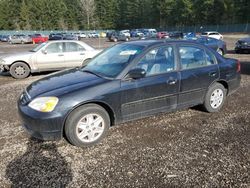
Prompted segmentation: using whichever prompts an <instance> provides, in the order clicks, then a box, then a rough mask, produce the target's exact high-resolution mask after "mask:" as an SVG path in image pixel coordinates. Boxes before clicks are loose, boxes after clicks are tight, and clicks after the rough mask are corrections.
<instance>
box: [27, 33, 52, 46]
mask: <svg viewBox="0 0 250 188" xmlns="http://www.w3.org/2000/svg"><path fill="white" fill-rule="evenodd" d="M31 38H32V42H33V43H35V44H37V43H43V42H46V41H48V40H49V37H46V36H43V35H41V34H34V35H31Z"/></svg>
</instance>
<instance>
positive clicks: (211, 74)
mask: <svg viewBox="0 0 250 188" xmlns="http://www.w3.org/2000/svg"><path fill="white" fill-rule="evenodd" d="M216 75H217V73H216V72H210V73H209V76H210V77H215V76H216Z"/></svg>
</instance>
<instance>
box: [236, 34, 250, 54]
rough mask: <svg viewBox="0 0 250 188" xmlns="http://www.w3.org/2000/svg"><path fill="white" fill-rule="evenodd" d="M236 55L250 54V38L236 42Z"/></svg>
mask: <svg viewBox="0 0 250 188" xmlns="http://www.w3.org/2000/svg"><path fill="white" fill-rule="evenodd" d="M235 52H236V53H242V52H248V53H249V52H250V37H248V38H243V39H240V40H238V41H237V42H236V46H235Z"/></svg>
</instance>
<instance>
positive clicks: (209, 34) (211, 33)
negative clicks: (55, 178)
mask: <svg viewBox="0 0 250 188" xmlns="http://www.w3.org/2000/svg"><path fill="white" fill-rule="evenodd" d="M201 35H202V36H207V37H211V38H215V39H218V40H222V39H223V36H222V35H221V34H220V33H218V32H217V31H207V32H203V33H202V34H201Z"/></svg>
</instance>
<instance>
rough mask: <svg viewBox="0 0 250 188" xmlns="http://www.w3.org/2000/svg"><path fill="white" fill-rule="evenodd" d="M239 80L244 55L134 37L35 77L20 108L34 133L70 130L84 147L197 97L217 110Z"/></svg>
mask: <svg viewBox="0 0 250 188" xmlns="http://www.w3.org/2000/svg"><path fill="white" fill-rule="evenodd" d="M175 57H179V58H175ZM239 86H240V63H239V62H238V61H237V60H235V59H228V58H224V57H222V56H220V55H219V54H218V53H215V52H214V51H213V50H211V49H210V48H207V47H206V46H204V45H201V44H198V43H196V42H190V41H162V40H155V41H154V40H144V41H133V42H127V43H121V44H118V45H115V46H113V47H111V48H109V49H107V50H105V51H104V52H103V53H101V54H100V55H98V56H96V57H95V58H94V59H92V60H91V61H90V62H89V64H87V65H86V66H85V67H82V68H78V69H71V70H67V71H64V72H59V73H57V74H54V75H51V76H48V77H45V78H42V79H41V80H39V81H36V82H34V83H33V84H31V85H30V86H28V87H27V89H25V91H24V92H23V93H22V95H21V96H20V99H19V101H18V109H19V113H20V115H21V117H22V119H23V122H24V123H23V125H24V127H25V129H26V130H27V131H28V132H29V133H30V134H31V136H33V137H36V138H39V139H43V140H54V139H60V138H61V137H62V136H65V137H66V138H67V140H68V141H69V142H70V143H72V144H73V145H76V146H80V147H85V146H91V145H93V144H96V143H98V142H99V141H100V140H101V139H102V138H104V137H105V135H106V134H107V132H108V129H109V127H110V126H112V125H115V124H119V123H123V122H126V121H129V120H134V119H139V118H143V117H147V116H150V115H154V114H157V113H161V112H169V111H174V110H177V109H181V108H187V107H191V106H196V105H203V107H204V108H205V109H206V111H208V112H217V111H219V110H220V109H221V108H222V106H223V104H224V102H225V100H226V97H227V96H228V95H230V94H231V93H233V92H234V91H235V90H236V89H238V88H239ZM152 134H153V133H152Z"/></svg>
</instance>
